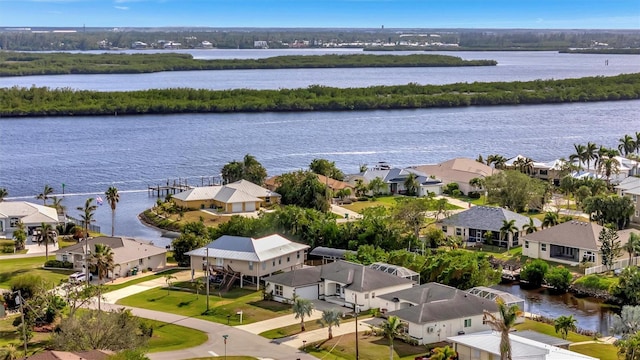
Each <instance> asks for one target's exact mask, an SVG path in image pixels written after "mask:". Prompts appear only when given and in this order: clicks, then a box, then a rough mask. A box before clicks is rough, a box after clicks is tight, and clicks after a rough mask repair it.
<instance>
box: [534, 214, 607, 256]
mask: <svg viewBox="0 0 640 360" xmlns="http://www.w3.org/2000/svg"><path fill="white" fill-rule="evenodd" d="M602 229H603V227H602V226H600V225H598V224H596V223H592V222H583V221H575V220H572V221H567V222H565V223H562V224H558V225H556V226H552V227H549V228H546V229H542V230H538V231H536V232H533V233H531V234H525V235H524V240H526V241H535V242H544V243H549V244H554V245H561V246H568V247H573V248H580V249H586V250H592V251H600V240H598V238H599V237H600V231H601V230H602Z"/></svg>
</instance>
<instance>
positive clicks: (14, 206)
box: [0, 201, 61, 238]
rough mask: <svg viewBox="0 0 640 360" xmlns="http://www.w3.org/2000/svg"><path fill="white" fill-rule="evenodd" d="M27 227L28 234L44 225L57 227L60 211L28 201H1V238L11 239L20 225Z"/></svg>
mask: <svg viewBox="0 0 640 360" xmlns="http://www.w3.org/2000/svg"><path fill="white" fill-rule="evenodd" d="M19 222H22V223H23V224H24V225H25V228H26V230H27V233H28V234H31V233H32V232H33V230H34V229H36V228H39V227H40V226H41V225H42V223H45V224H50V225H51V226H53V227H54V229H55V227H56V225H57V224H58V223H60V222H61V221H60V219H59V218H58V211H57V210H56V209H54V208H52V207H48V206H44V205H38V204H33V203H30V202H26V201H0V236H5V237H7V238H10V237H12V236H13V232H14V231H15V230H16V229H17V227H18V223H19Z"/></svg>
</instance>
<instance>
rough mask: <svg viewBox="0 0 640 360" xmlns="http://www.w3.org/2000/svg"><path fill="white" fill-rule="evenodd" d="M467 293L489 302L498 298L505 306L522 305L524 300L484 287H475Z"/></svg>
mask: <svg viewBox="0 0 640 360" xmlns="http://www.w3.org/2000/svg"><path fill="white" fill-rule="evenodd" d="M467 292H468V293H470V294H473V295H476V296H480V297H483V298H485V299H489V300H495V299H496V298H497V297H498V296H499V297H501V298H502V300H503V301H504V303H505V304H507V305H512V304H522V305H524V299H521V298H519V297H517V296H515V295H513V294H510V293H508V292H505V291H502V290H497V289H493V288H490V287H486V286H476V287H474V288H471V289H469V290H467Z"/></svg>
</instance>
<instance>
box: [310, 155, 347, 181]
mask: <svg viewBox="0 0 640 360" xmlns="http://www.w3.org/2000/svg"><path fill="white" fill-rule="evenodd" d="M309 170H311V171H313V172H314V173H316V174H320V175H324V176H327V177H330V178H332V179H335V180H340V181H342V180H344V173H343V172H342V170H340V169H338V168H337V167H336V163H335V162H334V161H329V160H326V159H313V160H311V164H309Z"/></svg>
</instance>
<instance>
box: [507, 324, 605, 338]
mask: <svg viewBox="0 0 640 360" xmlns="http://www.w3.org/2000/svg"><path fill="white" fill-rule="evenodd" d="M578 325H579V324H578ZM515 328H516V329H517V330H520V331H523V330H533V331H537V332H539V333H542V334H546V335H549V336H554V337H557V338H561V336H560V334H556V331H555V329H554V328H553V325H549V324H545V323H541V322H538V321H533V320H529V319H525V321H524V322H523V323H522V324H518V325H516V326H515ZM517 334H518V333H516V335H517ZM567 340H569V341H571V342H582V341H591V340H593V338H591V337H589V336H586V335H580V334H577V333H574V332H569V336H567Z"/></svg>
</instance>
